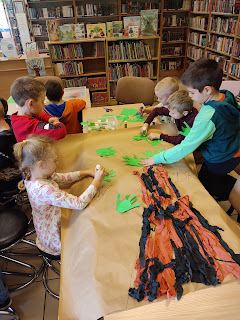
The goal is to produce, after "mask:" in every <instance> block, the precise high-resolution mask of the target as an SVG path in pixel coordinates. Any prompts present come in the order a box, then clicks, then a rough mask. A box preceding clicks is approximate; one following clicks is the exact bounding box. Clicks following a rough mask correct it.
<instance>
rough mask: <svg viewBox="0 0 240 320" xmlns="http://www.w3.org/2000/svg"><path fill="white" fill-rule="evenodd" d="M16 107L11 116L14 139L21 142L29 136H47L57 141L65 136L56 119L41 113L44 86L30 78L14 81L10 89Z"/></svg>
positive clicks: (62, 125) (64, 128)
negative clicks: (16, 110)
mask: <svg viewBox="0 0 240 320" xmlns="http://www.w3.org/2000/svg"><path fill="white" fill-rule="evenodd" d="M10 92H11V96H12V97H13V99H14V101H15V102H16V104H17V105H18V112H16V113H14V114H12V116H11V123H12V127H13V131H14V134H15V137H16V139H17V141H18V142H21V141H23V140H25V139H27V137H28V136H29V135H30V134H37V135H41V136H48V137H49V138H52V139H53V140H59V139H62V138H64V137H65V136H66V134H67V132H66V127H65V125H64V124H63V123H61V122H60V121H59V119H58V118H56V117H50V116H48V115H46V114H45V113H44V112H42V110H43V107H44V100H45V96H46V89H45V86H44V85H43V84H42V83H41V82H40V81H38V80H36V79H32V78H30V77H21V78H18V79H16V80H15V81H14V82H13V84H12V86H11V89H10Z"/></svg>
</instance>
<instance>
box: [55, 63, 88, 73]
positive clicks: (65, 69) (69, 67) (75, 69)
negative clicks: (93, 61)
mask: <svg viewBox="0 0 240 320" xmlns="http://www.w3.org/2000/svg"><path fill="white" fill-rule="evenodd" d="M53 67H54V68H53V70H54V75H55V76H72V75H81V74H83V63H82V61H81V62H80V61H66V62H57V63H54V64H53Z"/></svg>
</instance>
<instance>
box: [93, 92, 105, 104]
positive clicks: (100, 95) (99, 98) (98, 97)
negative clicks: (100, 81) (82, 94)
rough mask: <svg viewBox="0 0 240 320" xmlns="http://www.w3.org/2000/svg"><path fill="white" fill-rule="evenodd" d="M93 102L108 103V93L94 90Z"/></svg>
mask: <svg viewBox="0 0 240 320" xmlns="http://www.w3.org/2000/svg"><path fill="white" fill-rule="evenodd" d="M92 103H95V104H108V93H107V92H106V91H103V92H93V93H92Z"/></svg>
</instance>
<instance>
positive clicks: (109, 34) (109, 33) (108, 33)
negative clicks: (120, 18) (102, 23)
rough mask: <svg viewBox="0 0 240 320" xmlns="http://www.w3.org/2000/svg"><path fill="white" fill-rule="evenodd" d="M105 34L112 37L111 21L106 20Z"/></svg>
mask: <svg viewBox="0 0 240 320" xmlns="http://www.w3.org/2000/svg"><path fill="white" fill-rule="evenodd" d="M107 36H108V37H113V24H112V21H108V22H107Z"/></svg>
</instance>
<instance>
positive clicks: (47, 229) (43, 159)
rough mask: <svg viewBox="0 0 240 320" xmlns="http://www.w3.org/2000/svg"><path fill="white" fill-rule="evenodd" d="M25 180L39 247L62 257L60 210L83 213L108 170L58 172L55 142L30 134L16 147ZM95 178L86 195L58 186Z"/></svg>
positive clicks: (15, 151)
mask: <svg viewBox="0 0 240 320" xmlns="http://www.w3.org/2000/svg"><path fill="white" fill-rule="evenodd" d="M14 155H15V157H16V158H17V160H18V162H19V166H20V170H21V171H22V173H23V175H24V177H25V182H24V183H25V186H26V189H27V192H28V197H29V201H30V204H31V207H32V215H33V222H34V226H35V230H36V233H37V239H36V244H37V246H38V248H39V249H40V250H41V251H43V252H45V253H47V254H49V255H53V256H54V255H55V256H59V255H60V254H61V240H60V227H61V209H60V208H69V209H73V210H83V209H84V208H85V207H86V206H87V205H88V204H89V202H90V201H91V200H92V199H93V197H94V196H95V194H96V193H97V189H98V188H99V186H100V184H101V182H102V180H103V179H104V177H105V176H106V172H105V169H104V168H102V167H100V168H99V169H98V170H97V169H95V171H94V170H85V171H76V172H70V173H56V172H55V171H56V166H57V156H56V152H55V149H54V142H53V140H51V139H49V138H48V137H44V136H37V135H30V136H29V137H28V139H26V140H23V142H20V143H17V144H16V145H15V146H14ZM88 176H90V177H93V178H94V179H93V181H92V183H91V184H90V185H89V187H88V188H87V189H86V190H85V192H84V193H83V194H82V195H81V196H79V197H76V196H74V195H72V194H69V193H67V192H65V191H62V190H61V189H60V188H59V186H58V184H64V183H65V184H66V183H68V184H69V183H72V182H76V181H79V180H81V179H82V178H85V177H88Z"/></svg>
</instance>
